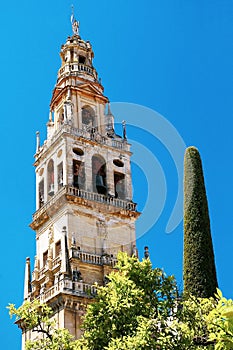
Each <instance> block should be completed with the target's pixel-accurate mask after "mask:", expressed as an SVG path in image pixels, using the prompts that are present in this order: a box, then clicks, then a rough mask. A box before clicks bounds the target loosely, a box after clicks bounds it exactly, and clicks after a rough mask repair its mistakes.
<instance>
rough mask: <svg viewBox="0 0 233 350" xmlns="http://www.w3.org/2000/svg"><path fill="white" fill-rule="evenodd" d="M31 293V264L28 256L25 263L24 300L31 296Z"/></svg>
mask: <svg viewBox="0 0 233 350" xmlns="http://www.w3.org/2000/svg"><path fill="white" fill-rule="evenodd" d="M30 293H31V266H30V258H29V257H27V258H26V265H25V277H24V300H26V299H27V298H28V297H29V294H30Z"/></svg>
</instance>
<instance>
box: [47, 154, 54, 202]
mask: <svg viewBox="0 0 233 350" xmlns="http://www.w3.org/2000/svg"><path fill="white" fill-rule="evenodd" d="M47 186H48V187H47V188H48V196H50V197H52V196H53V195H54V162H53V160H52V159H50V161H49V163H48V168H47Z"/></svg>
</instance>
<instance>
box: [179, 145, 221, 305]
mask: <svg viewBox="0 0 233 350" xmlns="http://www.w3.org/2000/svg"><path fill="white" fill-rule="evenodd" d="M183 273H184V291H185V292H187V293H190V294H192V295H195V296H197V297H203V298H204V297H207V298H208V297H210V296H214V293H215V292H216V288H217V286H218V283H217V277H216V269H215V262H214V252H213V245H212V238H211V232H210V220H209V212H208V203H207V197H206V191H205V183H204V176H203V170H202V163H201V158H200V154H199V152H198V150H197V149H196V148H195V147H189V148H187V150H186V152H185V158H184V272H183Z"/></svg>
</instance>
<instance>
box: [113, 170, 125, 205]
mask: <svg viewBox="0 0 233 350" xmlns="http://www.w3.org/2000/svg"><path fill="white" fill-rule="evenodd" d="M114 187H115V197H116V198H120V199H125V175H124V174H122V173H117V172H114Z"/></svg>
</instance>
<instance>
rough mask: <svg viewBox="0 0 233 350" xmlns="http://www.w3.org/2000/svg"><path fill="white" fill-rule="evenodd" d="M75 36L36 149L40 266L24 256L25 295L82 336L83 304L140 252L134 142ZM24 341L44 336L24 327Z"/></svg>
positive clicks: (64, 54) (87, 49)
mask: <svg viewBox="0 0 233 350" xmlns="http://www.w3.org/2000/svg"><path fill="white" fill-rule="evenodd" d="M72 28H73V35H72V36H71V37H68V38H67V41H66V43H65V44H64V45H62V47H61V52H60V56H61V68H60V69H59V71H58V77H57V82H56V85H55V88H54V91H53V94H52V99H51V103H50V114H49V121H48V123H47V140H45V142H44V144H43V145H42V146H41V145H40V137H39V133H37V149H36V154H35V164H34V165H35V172H36V212H35V214H34V215H33V221H32V223H31V225H30V226H31V228H32V229H33V230H34V231H35V233H36V257H35V265H34V271H33V272H32V278H31V277H30V276H31V272H30V259H29V258H27V261H26V271H25V288H24V299H25V300H33V299H35V298H38V299H39V300H40V301H41V302H43V303H44V302H45V303H48V304H49V305H50V306H51V307H52V308H53V310H54V318H55V319H56V320H57V326H58V327H62V328H63V327H65V328H68V329H69V331H70V332H71V333H72V334H73V335H74V336H75V337H76V338H78V337H79V336H80V333H81V332H80V322H81V316H82V315H83V304H87V303H88V302H90V300H91V299H92V298H93V296H94V294H95V287H94V286H93V284H94V283H95V282H97V283H98V284H100V285H102V284H104V282H105V276H106V275H107V274H108V273H109V272H110V271H111V269H112V268H113V267H114V264H115V263H116V256H117V253H118V251H125V252H127V253H128V254H129V255H132V254H136V245H135V220H136V219H137V217H138V215H139V213H138V212H137V211H136V205H135V203H133V201H132V190H131V187H132V184H131V170H130V156H131V152H130V145H129V144H128V143H127V139H126V133H125V129H124V128H125V126H124V125H123V129H124V132H123V137H120V136H119V135H116V134H115V131H114V117H113V115H112V113H111V111H110V105H109V101H108V98H107V97H105V96H104V95H103V86H102V85H101V82H100V80H99V79H98V75H97V72H96V70H95V68H94V67H93V57H94V53H93V50H92V46H91V44H90V42H89V41H84V40H82V39H81V37H80V35H79V23H78V22H77V21H76V20H73V23H72ZM22 332H23V348H24V344H25V341H26V340H28V339H31V340H32V339H34V338H35V337H36V336H38V335H37V334H35V333H32V332H30V331H28V330H27V329H23V328H22Z"/></svg>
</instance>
